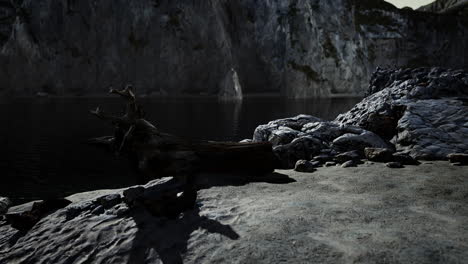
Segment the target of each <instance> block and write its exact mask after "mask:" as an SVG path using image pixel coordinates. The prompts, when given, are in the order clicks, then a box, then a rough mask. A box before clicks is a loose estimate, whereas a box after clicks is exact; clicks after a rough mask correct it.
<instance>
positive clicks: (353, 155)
mask: <svg viewBox="0 0 468 264" xmlns="http://www.w3.org/2000/svg"><path fill="white" fill-rule="evenodd" d="M361 157H362V156H361V155H360V154H359V152H358V151H355V150H353V151H348V152H345V153H341V154H339V155H336V156H335V158H334V159H335V161H336V162H338V163H344V162H347V161H350V160H351V161H357V160H360V159H361Z"/></svg>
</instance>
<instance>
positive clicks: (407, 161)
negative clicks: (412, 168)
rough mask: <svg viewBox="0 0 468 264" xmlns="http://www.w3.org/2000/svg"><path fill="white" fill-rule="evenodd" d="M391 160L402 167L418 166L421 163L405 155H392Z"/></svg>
mask: <svg viewBox="0 0 468 264" xmlns="http://www.w3.org/2000/svg"><path fill="white" fill-rule="evenodd" d="M393 160H394V161H396V162H399V163H401V164H403V165H420V164H421V162H419V161H417V160H415V159H414V158H413V157H411V156H410V155H407V154H401V153H393Z"/></svg>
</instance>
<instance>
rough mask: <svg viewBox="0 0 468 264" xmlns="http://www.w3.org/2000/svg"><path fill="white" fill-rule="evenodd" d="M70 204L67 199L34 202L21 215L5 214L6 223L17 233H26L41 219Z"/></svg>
mask: <svg viewBox="0 0 468 264" xmlns="http://www.w3.org/2000/svg"><path fill="white" fill-rule="evenodd" d="M70 203H71V202H70V201H69V200H67V199H50V200H45V201H40V202H35V203H34V204H33V206H32V208H31V210H29V211H25V212H22V213H13V214H7V215H6V219H7V222H8V223H9V224H10V225H11V226H12V227H13V228H15V229H18V230H19V231H27V230H29V229H31V228H32V227H33V226H34V225H35V224H36V223H37V222H39V221H40V220H41V219H42V218H43V217H45V216H47V215H49V214H51V213H53V212H55V211H57V210H59V209H62V208H64V207H66V206H67V205H69V204H70Z"/></svg>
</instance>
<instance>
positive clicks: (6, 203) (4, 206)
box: [0, 197, 11, 215]
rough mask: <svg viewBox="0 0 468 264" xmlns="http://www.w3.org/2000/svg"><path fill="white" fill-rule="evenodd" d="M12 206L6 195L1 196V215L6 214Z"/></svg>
mask: <svg viewBox="0 0 468 264" xmlns="http://www.w3.org/2000/svg"><path fill="white" fill-rule="evenodd" d="M10 206H11V201H10V199H8V198H6V197H0V215H3V214H6V212H8V208H10Z"/></svg>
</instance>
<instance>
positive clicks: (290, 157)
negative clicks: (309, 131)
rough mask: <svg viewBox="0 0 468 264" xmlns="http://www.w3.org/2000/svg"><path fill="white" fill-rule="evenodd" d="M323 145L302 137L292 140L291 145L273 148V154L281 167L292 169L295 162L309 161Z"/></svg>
mask: <svg viewBox="0 0 468 264" xmlns="http://www.w3.org/2000/svg"><path fill="white" fill-rule="evenodd" d="M322 148H324V144H323V143H322V142H321V141H320V140H319V139H317V138H314V137H311V136H304V137H299V138H296V139H294V140H293V141H292V142H291V143H289V144H286V145H280V146H276V147H274V148H273V152H274V153H275V154H276V156H277V157H278V158H279V160H280V161H281V167H282V168H285V169H291V168H294V166H295V164H296V161H298V160H301V159H309V158H310V157H311V156H314V155H317V154H319V153H320V150H321V149H322Z"/></svg>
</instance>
